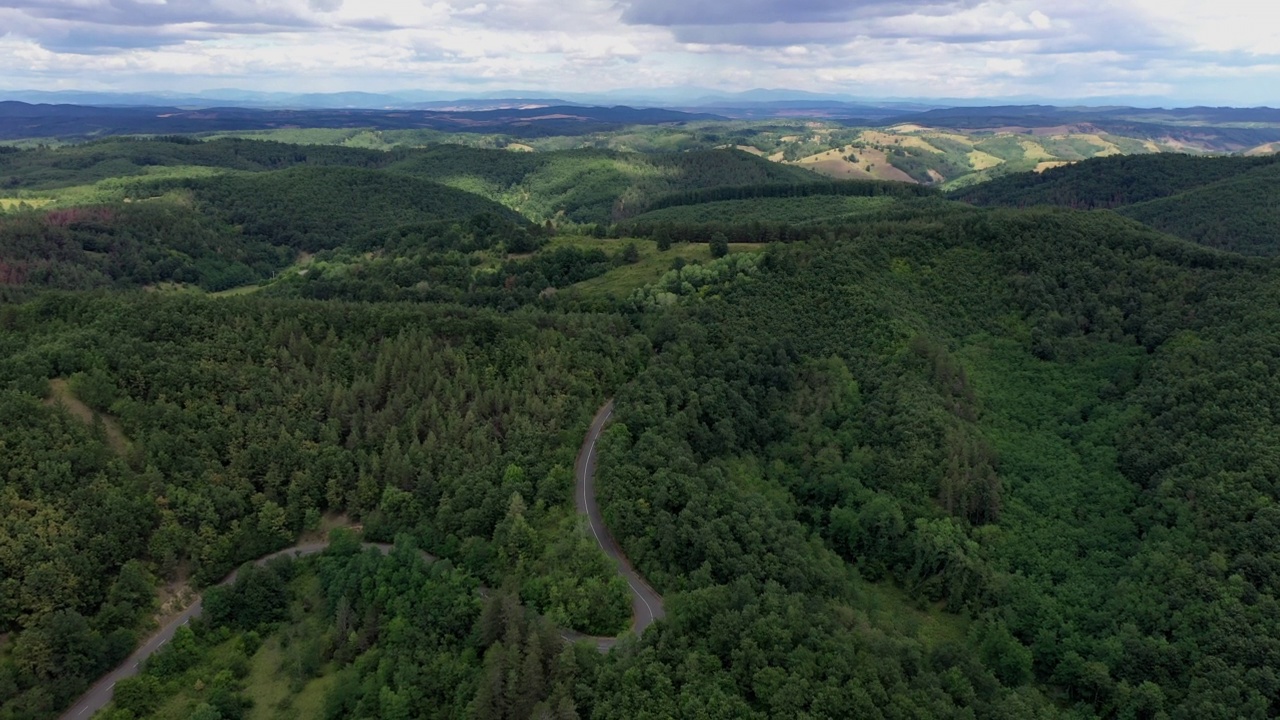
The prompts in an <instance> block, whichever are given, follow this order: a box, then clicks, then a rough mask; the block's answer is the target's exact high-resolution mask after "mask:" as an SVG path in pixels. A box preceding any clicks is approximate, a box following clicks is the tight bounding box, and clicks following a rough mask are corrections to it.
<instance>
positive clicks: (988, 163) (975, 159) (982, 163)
mask: <svg viewBox="0 0 1280 720" xmlns="http://www.w3.org/2000/svg"><path fill="white" fill-rule="evenodd" d="M1003 164H1004V160H1001V159H1000V158H998V157H996V156H995V155H991V154H989V153H984V152H982V151H981V150H974V151H973V152H971V153H969V166H970V167H972V168H973V169H974V170H978V171H981V170H989V169H991V168H993V167H996V166H997V165H1003Z"/></svg>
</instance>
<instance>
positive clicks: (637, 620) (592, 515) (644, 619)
mask: <svg viewBox="0 0 1280 720" xmlns="http://www.w3.org/2000/svg"><path fill="white" fill-rule="evenodd" d="M611 415H613V401H612V400H610V401H609V402H608V403H607V404H606V405H605V406H604V407H602V408H600V411H599V412H598V413H596V417H595V420H594V421H593V422H592V423H591V430H590V432H588V433H587V437H586V438H585V439H584V440H583V441H582V449H581V450H579V451H578V461H577V463H576V465H575V475H576V476H577V486H576V488H575V492H574V504H575V505H576V506H577V508H578V512H579V513H580V514H582V515H585V516H586V518H587V523H588V525H589V526H590V528H591V534H592V535H593V536H594V537H595V539H596V542H598V543H599V544H600V549H601V550H603V551H604V553H605V554H606V555H608V556H609V557H610V558H612V559H613V561H614V562H615V563H616V564H617V566H618V574H619V575H621V576H622V577H623V579H624V580H626V581H627V585H629V586H630V587H631V631H632V632H634V633H636V634H637V635H639V634H640V633H643V632H644V631H645V629H646V628H648V627H649V626H650V625H652V624H653V623H654V621H655V620H660V619H662V618H664V617H666V611H665V610H663V607H662V597H661V596H660V595H658V593H656V592H654V590H653V588H651V587H649V583H647V582H645V580H644V578H642V577H640V575H639V574H638V573H636V571H635V569H634V568H632V567H631V562H630V561H629V560H627V556H626V555H625V554H623V552H622V549H621V548H619V547H618V543H617V541H615V540H614V539H613V536H612V535H610V534H609V529H608V528H607V527H605V524H604V518H603V517H602V516H601V515H600V505H599V504H598V503H597V502H596V492H595V472H596V453H595V451H596V443H597V442H599V440H600V433H601V432H603V431H604V426H605V424H606V423H608V422H609V417H610V416H611ZM361 546H362V547H364V548H377V549H378V550H379V551H381V552H382V553H384V554H385V553H388V552H390V551H391V547H392V546H391V545H388V544H386V543H361ZM327 547H329V541H328V540H322V541H317V542H310V543H301V544H299V545H294V546H293V547H291V548H287V549H285V550H281V551H279V552H274V553H271V554H270V555H264V556H263V557H260V558H258V559H257V560H255V561H254V564H255V565H259V566H261V565H266V564H267V563H268V562H270V561H272V560H274V559H275V558H278V557H284V556H286V555H287V556H290V557H295V558H300V557H306V556H308V555H316V554H319V553H321V552H323V551H324V549H325V548H327ZM419 554H420V555H422V557H423V558H424V559H425V560H427V561H428V562H431V561H434V560H435V559H436V558H435V557H434V556H432V555H429V554H427V553H425V552H420V553H419ZM235 579H236V571H232V573H231V574H230V575H227V576H226V577H225V578H223V580H222V582H220V583H218V584H219V585H230V584H231V583H233V582H235ZM482 590H483V589H482ZM203 609H204V599H203V598H196V601H195V602H194V603H192V604H191V606H190V607H188V608H187V609H186V610H183V611H182V613H181V614H180V615H178V616H177V617H175V618H173V619H172V620H170V621H169V622H168V623H166V624H165V626H164V627H162V628H160V629H159V630H158V631H156V633H155V634H154V635H152V636H151V637H149V638H147V640H146V642H144V643H142V645H141V646H139V647H138V649H137V650H134V651H133V654H132V655H130V656H129V657H128V658H127V659H126V660H125V661H124V662H123V663H121V664H120V665H119V666H117V667H116V669H115V670H112V671H111V672H109V673H107V674H106V675H105V676H104V677H103V678H102V679H100V680H98V682H96V683H94V685H93V687H91V688H89V690H88V691H87V692H85V694H84V695H82V696H80V699H79V700H77V701H76V703H75V704H74V705H72V706H71V707H70V708H68V709H67V711H66V712H64V713H63V714H62V720H87V718H90V717H92V716H93V714H94V713H96V712H98V711H99V710H101V709H102V708H104V707H106V706H107V703H109V702H111V697H112V695H113V694H114V690H115V687H116V683H118V682H119V681H121V680H124V679H125V678H130V677H133V676H134V675H137V674H138V671H139V669H140V668H141V666H142V663H143V661H145V660H146V659H147V658H149V657H151V656H152V655H154V654H155V653H156V652H158V651H159V650H160V648H162V647H164V645H165V643H167V642H169V641H170V640H172V639H173V635H174V633H176V632H178V628H180V627H182V626H183V625H186V624H187V623H188V622H191V619H192V618H194V617H198V616H199V615H200V613H201V611H202V610H203ZM560 635H561V637H563V638H564V639H565V640H567V641H569V642H589V643H591V644H593V645H595V647H596V649H598V650H599V651H600V652H608V650H609V648H611V647H613V646H614V644H616V643H617V641H618V639H617V638H612V637H597V636H593V635H583V634H582V633H579V632H575V631H573V630H562V631H561V632H560Z"/></svg>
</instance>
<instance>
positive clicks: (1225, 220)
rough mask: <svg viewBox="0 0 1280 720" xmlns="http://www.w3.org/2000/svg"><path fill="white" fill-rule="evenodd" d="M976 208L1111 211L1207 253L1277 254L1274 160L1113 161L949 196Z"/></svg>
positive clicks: (1278, 179)
mask: <svg viewBox="0 0 1280 720" xmlns="http://www.w3.org/2000/svg"><path fill="white" fill-rule="evenodd" d="M951 197H952V198H954V199H958V200H964V201H967V202H972V203H975V204H979V205H1003V206H1008V207H1026V206H1031V205H1061V206H1065V207H1073V208H1080V209H1094V208H1108V209H1114V210H1116V211H1117V212H1119V213H1120V214H1121V215H1124V216H1126V217H1131V218H1133V219H1135V220H1138V221H1140V222H1143V223H1145V224H1147V225H1150V226H1152V227H1154V228H1157V229H1159V230H1163V231H1165V232H1168V233H1171V234H1173V235H1177V236H1179V237H1182V238H1186V239H1187V240H1191V241H1192V242H1197V243H1201V244H1203V245H1208V246H1209V247H1216V248H1221V249H1224V250H1231V251H1234V252H1240V253H1245V254H1248V255H1276V254H1280V242H1278V241H1277V238H1280V214H1278V213H1280V210H1278V209H1277V208H1280V162H1278V161H1277V157H1276V156H1261V157H1222V158H1208V157H1194V156H1190V155H1177V154H1163V155H1146V156H1137V157H1123V156H1118V157H1110V158H1100V159H1095V160H1088V161H1085V162H1082V163H1079V164H1077V165H1070V166H1065V167H1060V168H1053V169H1050V170H1046V171H1045V172H1044V173H1040V174H1037V173H1022V174H1018V175H1009V176H1006V177H1003V178H1000V179H998V180H993V181H991V182H989V183H985V184H982V185H975V186H973V187H970V188H966V189H964V190H961V191H957V192H955V193H952V195H951Z"/></svg>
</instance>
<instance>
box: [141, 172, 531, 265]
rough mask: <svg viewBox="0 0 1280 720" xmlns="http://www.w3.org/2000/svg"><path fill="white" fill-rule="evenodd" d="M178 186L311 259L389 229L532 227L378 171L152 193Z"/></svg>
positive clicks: (223, 181) (265, 178)
mask: <svg viewBox="0 0 1280 720" xmlns="http://www.w3.org/2000/svg"><path fill="white" fill-rule="evenodd" d="M174 187H176V188H182V189H187V190H190V191H191V192H192V194H193V195H194V197H195V198H196V200H197V202H199V203H200V204H201V205H203V206H205V207H207V208H208V211H209V212H211V213H213V214H215V215H216V216H218V217H219V218H220V219H222V220H224V221H225V222H227V223H229V224H231V225H236V226H239V227H240V228H241V231H242V233H243V234H244V235H245V236H246V237H247V238H249V239H256V240H261V241H268V242H270V243H271V244H273V245H283V246H286V247H289V248H293V249H295V250H301V251H306V252H314V251H316V250H325V249H329V248H333V247H337V246H338V245H341V244H343V243H344V242H350V241H353V240H358V239H359V238H360V237H361V236H363V235H365V234H367V233H370V232H372V231H374V230H378V229H382V228H388V227H395V226H397V225H412V224H422V223H429V222H433V221H456V220H466V219H469V218H472V217H474V216H476V215H488V216H490V217H492V218H494V220H495V221H497V222H505V223H508V224H517V225H518V224H521V223H524V224H528V221H527V220H524V219H523V218H522V217H521V216H520V215H518V214H517V213H515V212H514V211H512V210H509V209H507V208H505V207H503V206H501V205H499V204H497V203H495V202H493V201H491V200H487V199H485V198H483V197H480V196H479V195H475V194H472V193H468V192H464V191H462V190H458V189H455V188H451V187H449V186H447V185H441V184H440V183H435V182H430V181H427V180H420V179H418V178H415V177H409V176H406V175H399V174H396V173H389V172H380V171H377V170H361V169H356V168H334V167H328V168H326V167H299V168H293V169H290V170H283V171H280V172H276V173H266V174H257V175H223V176H219V177H213V178H200V179H193V180H179V181H165V182H160V183H157V184H156V185H154V186H151V188H152V189H154V190H157V191H158V190H166V189H169V188H174ZM147 188H148V186H145V185H144V186H142V188H140V189H144V190H145V189H147Z"/></svg>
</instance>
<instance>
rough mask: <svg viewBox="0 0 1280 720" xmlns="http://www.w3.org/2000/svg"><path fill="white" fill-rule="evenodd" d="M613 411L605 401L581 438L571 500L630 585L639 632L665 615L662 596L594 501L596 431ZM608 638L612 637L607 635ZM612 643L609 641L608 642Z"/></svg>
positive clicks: (633, 623)
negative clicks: (621, 544) (635, 564)
mask: <svg viewBox="0 0 1280 720" xmlns="http://www.w3.org/2000/svg"><path fill="white" fill-rule="evenodd" d="M612 415H613V401H612V400H610V401H609V402H608V403H605V406H604V407H602V408H600V411H599V412H597V413H596V417H595V420H594V421H592V423H591V431H590V432H588V433H587V437H586V439H584V440H583V441H582V449H580V450H579V451H578V462H577V464H576V465H575V467H574V474H575V475H576V476H577V487H576V488H575V489H574V494H573V498H574V499H573V503H574V505H576V506H577V508H578V514H580V515H585V516H586V518H587V524H588V525H589V526H590V528H591V534H592V536H593V537H595V539H596V542H597V543H598V544H599V545H600V549H601V550H603V551H604V554H605V555H608V556H609V557H610V558H612V559H613V561H614V563H616V564H617V566H618V574H619V575H621V576H622V579H623V580H626V581H627V585H628V586H630V588H631V631H632V632H634V633H635V634H637V635H640V634H641V633H643V632H644V631H645V629H647V628H648V627H649V626H650V625H652V624H653V623H654V622H655V621H657V620H661V619H662V618H664V617H666V616H667V612H666V610H665V609H664V608H663V605H662V596H661V595H659V594H658V593H656V592H654V589H653V588H652V587H650V585H649V583H648V582H646V581H645V579H644V578H643V577H641V576H640V573H637V572H636V570H635V568H634V567H632V566H631V561H630V560H628V559H627V556H626V554H625V553H623V552H622V548H621V547H619V546H618V541H616V540H614V539H613V535H611V534H610V533H609V528H608V526H606V525H605V524H604V516H603V515H601V514H600V503H599V502H597V501H596V443H597V442H599V440H600V433H601V432H603V431H604V426H605V425H606V424H607V423H608V422H609V418H610V417H612ZM610 640H612V638H610ZM609 645H612V642H610V643H609Z"/></svg>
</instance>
